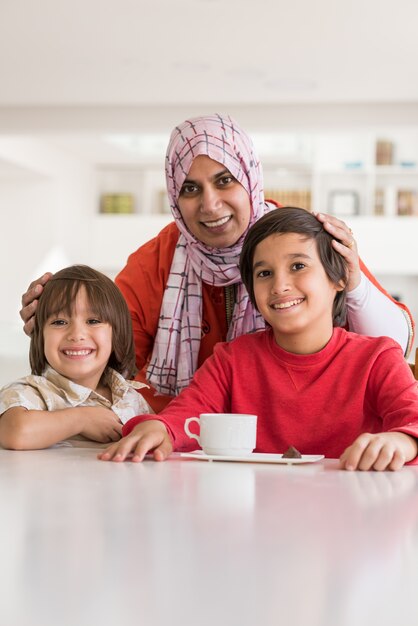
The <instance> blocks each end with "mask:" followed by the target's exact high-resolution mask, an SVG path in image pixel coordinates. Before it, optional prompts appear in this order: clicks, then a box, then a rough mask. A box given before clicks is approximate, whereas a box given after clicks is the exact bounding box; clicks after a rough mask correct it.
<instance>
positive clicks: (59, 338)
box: [43, 286, 112, 389]
mask: <svg viewBox="0 0 418 626" xmlns="http://www.w3.org/2000/svg"><path fill="white" fill-rule="evenodd" d="M43 336H44V352H45V357H46V359H47V361H48V363H49V364H50V366H51V367H53V368H54V369H55V370H56V371H57V372H58V373H59V374H61V375H62V376H65V377H66V378H69V379H70V380H72V381H73V382H75V383H78V384H80V385H83V386H84V387H88V388H89V389H96V388H97V386H98V385H99V382H100V378H101V376H102V374H103V372H104V369H105V368H106V365H107V363H108V360H109V357H110V355H111V353H112V327H111V325H110V324H109V323H107V322H102V321H101V320H100V319H99V318H98V317H97V315H96V314H95V313H94V311H92V310H91V308H90V304H89V301H88V298H87V294H86V289H85V287H84V286H81V287H80V289H79V291H78V293H77V296H76V298H75V302H74V306H73V308H72V311H71V314H67V313H64V312H61V313H58V314H56V315H53V316H51V317H49V318H48V319H47V321H46V323H45V325H44V328H43Z"/></svg>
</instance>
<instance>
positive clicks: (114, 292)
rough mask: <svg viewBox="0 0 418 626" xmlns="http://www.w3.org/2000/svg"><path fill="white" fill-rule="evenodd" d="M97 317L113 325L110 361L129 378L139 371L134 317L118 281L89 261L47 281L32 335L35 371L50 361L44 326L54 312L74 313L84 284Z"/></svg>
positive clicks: (32, 361) (31, 361) (31, 356)
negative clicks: (88, 263) (91, 265)
mask: <svg viewBox="0 0 418 626" xmlns="http://www.w3.org/2000/svg"><path fill="white" fill-rule="evenodd" d="M82 286H83V287H85V289H86V294H87V299H88V302H89V305H90V307H91V309H92V311H93V312H94V314H95V315H97V317H98V318H99V319H100V320H101V321H103V322H107V323H108V324H110V325H111V327H112V352H111V355H110V357H109V361H108V365H109V367H112V368H113V369H115V370H116V371H117V372H119V373H120V374H122V376H124V377H125V378H132V376H133V375H134V374H135V372H136V366H135V347H134V340H133V332H132V321H131V316H130V313H129V309H128V306H127V304H126V302H125V300H124V297H123V296H122V294H121V292H120V291H119V289H118V287H117V286H116V285H115V283H114V282H113V281H112V280H111V279H110V278H108V277H107V276H105V275H104V274H102V273H101V272H98V271H97V270H94V269H92V268H91V267H88V266H87V265H72V266H70V267H66V268H64V269H62V270H60V271H59V272H57V273H56V274H54V276H53V277H52V278H51V279H50V280H49V281H48V282H47V283H46V285H45V287H44V289H43V292H42V295H41V296H40V298H39V303H38V307H37V309H36V315H35V326H34V330H33V333H32V336H31V342H30V349H29V361H30V366H31V370H32V374H38V375H41V374H42V373H43V372H44V370H45V367H46V365H47V360H46V358H45V352H44V326H45V324H46V322H47V320H48V318H49V317H51V315H56V314H58V313H66V314H67V315H71V312H72V309H73V306H74V301H75V298H76V296H77V293H78V292H79V290H80V288H81V287H82Z"/></svg>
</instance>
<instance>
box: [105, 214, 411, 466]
mask: <svg viewBox="0 0 418 626" xmlns="http://www.w3.org/2000/svg"><path fill="white" fill-rule="evenodd" d="M240 270H241V275H242V279H243V282H244V284H245V286H246V288H247V290H248V293H249V295H250V298H251V300H252V302H253V303H254V304H255V305H256V307H257V309H258V310H259V312H260V313H261V314H262V315H263V317H264V319H265V320H266V322H267V323H268V325H269V328H268V330H266V331H261V332H257V333H254V334H251V335H246V336H242V337H239V338H238V339H236V340H234V341H233V342H231V343H229V344H228V343H222V344H218V346H217V347H216V348H215V351H214V354H213V356H212V357H211V358H210V359H208V360H207V361H206V362H205V363H204V365H203V366H202V367H201V368H200V369H199V370H198V371H197V372H196V374H195V376H194V378H193V381H192V383H191V384H190V386H189V387H188V388H187V389H185V390H184V391H183V392H182V393H181V394H180V395H179V397H178V398H176V399H175V400H174V401H173V402H171V403H170V405H169V406H168V407H167V408H166V409H165V410H164V411H163V412H162V413H160V414H159V415H158V420H156V419H155V416H138V417H135V418H133V419H131V420H129V422H127V424H126V425H125V426H124V428H123V434H124V435H125V437H124V438H123V439H122V440H121V441H120V442H118V443H115V444H113V445H111V446H110V447H109V448H107V450H105V451H104V452H103V453H102V454H100V455H99V458H101V459H102V460H105V461H107V460H113V461H123V460H125V459H126V458H127V457H128V455H130V454H133V457H132V460H133V461H141V460H142V459H143V458H144V456H145V454H146V453H147V452H149V451H151V450H152V451H153V456H154V459H155V460H163V459H165V458H166V457H167V456H168V455H169V454H170V453H171V451H172V450H173V449H175V450H180V451H186V450H192V449H194V448H195V443H194V440H192V439H189V438H188V437H187V435H186V434H185V432H184V422H185V419H186V418H187V417H190V416H193V415H199V414H200V413H225V412H231V413H252V414H257V415H258V426H257V447H256V450H255V451H256V452H271V453H274V452H276V453H277V452H283V451H284V450H285V449H286V448H287V447H288V446H289V445H293V446H295V447H296V448H298V450H300V452H301V453H302V454H325V456H327V457H334V458H335V457H340V463H341V467H342V468H345V469H350V470H353V469H361V470H369V469H375V470H385V469H391V470H397V469H400V468H401V467H402V466H403V465H404V463H405V462H408V461H411V460H412V459H415V457H416V456H417V437H418V388H417V384H416V381H415V380H414V378H413V376H412V373H411V372H410V369H409V367H408V365H407V363H406V362H405V360H404V358H403V354H402V350H401V348H400V346H399V345H398V344H397V343H396V342H395V341H393V340H392V339H389V338H387V337H378V338H371V337H364V336H360V335H356V334H354V333H350V332H347V331H346V330H344V329H343V328H342V327H341V326H342V325H343V324H344V318H345V285H346V277H347V268H346V265H345V261H344V259H343V258H342V257H341V256H340V255H339V254H338V252H336V250H335V249H334V247H333V244H332V238H331V236H330V235H328V234H327V233H326V231H325V230H324V229H323V227H322V225H321V223H320V222H319V221H318V220H317V219H316V218H315V217H314V216H313V215H311V214H310V213H308V212H306V211H304V210H303V209H296V208H291V207H288V208H280V209H277V210H274V211H271V212H270V213H268V214H267V215H265V216H264V217H263V218H261V219H260V220H259V221H258V222H256V224H254V226H252V228H251V229H250V231H249V232H248V234H247V236H246V239H245V242H244V246H243V249H242V254H241V262H240Z"/></svg>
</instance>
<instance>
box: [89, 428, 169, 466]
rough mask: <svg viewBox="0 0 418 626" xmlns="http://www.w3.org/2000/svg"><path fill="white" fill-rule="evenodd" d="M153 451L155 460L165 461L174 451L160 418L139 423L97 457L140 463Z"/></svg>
mask: <svg viewBox="0 0 418 626" xmlns="http://www.w3.org/2000/svg"><path fill="white" fill-rule="evenodd" d="M151 451H152V453H153V457H154V460H155V461H165V459H166V458H167V457H168V456H169V455H170V454H171V453H172V451H173V445H172V443H171V439H170V436H169V434H168V432H167V429H166V427H165V426H164V424H163V422H161V421H160V420H148V421H146V422H142V424H138V425H137V426H135V428H134V429H133V430H132V431H131V432H130V433H129V435H127V436H126V437H123V438H122V439H121V440H120V441H118V442H117V443H114V444H112V445H111V446H109V447H108V448H106V450H104V451H103V452H101V453H100V454H98V455H97V458H98V459H100V460H101V461H116V462H120V461H126V460H127V459H129V460H130V461H133V462H134V463H139V462H140V461H143V460H144V457H145V455H146V454H147V453H148V452H151Z"/></svg>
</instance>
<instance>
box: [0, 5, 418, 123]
mask: <svg viewBox="0 0 418 626" xmlns="http://www.w3.org/2000/svg"><path fill="white" fill-rule="evenodd" d="M417 24H418V3H417V2H416V0H398V1H396V2H393V1H391V0H344V1H343V0H257V1H255V0H146V1H145V0H71V1H69V0H36V1H33V2H28V1H27V0H0V107H15V106H24V107H31V106H32V107H33V106H52V107H54V106H95V107H96V106H102V105H106V106H143V105H147V106H161V105H163V106H169V105H170V106H171V105H180V104H181V105H198V104H201V103H204V104H205V105H209V104H213V105H216V106H219V104H222V105H228V104H260V103H262V104H276V103H289V102H299V103H310V102H317V103H318V102H326V103H352V102H357V103H362V102H406V103H411V102H418V36H417ZM205 112H206V110H205Z"/></svg>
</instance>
